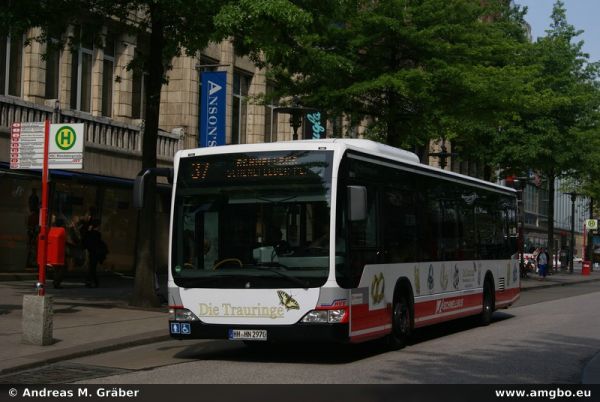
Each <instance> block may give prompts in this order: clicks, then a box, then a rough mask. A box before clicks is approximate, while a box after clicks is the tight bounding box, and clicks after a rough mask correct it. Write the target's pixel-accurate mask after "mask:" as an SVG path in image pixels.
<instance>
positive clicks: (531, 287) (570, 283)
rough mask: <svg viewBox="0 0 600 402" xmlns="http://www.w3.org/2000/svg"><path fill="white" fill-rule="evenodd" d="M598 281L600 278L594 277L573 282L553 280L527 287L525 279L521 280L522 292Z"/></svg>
mask: <svg viewBox="0 0 600 402" xmlns="http://www.w3.org/2000/svg"><path fill="white" fill-rule="evenodd" d="M598 281H600V278H593V279H591V278H590V279H581V280H574V281H571V282H553V283H546V284H544V285H537V286H527V287H523V281H521V292H525V291H527V290H532V289H545V288H552V287H556V286H568V285H577V284H581V283H587V282H598Z"/></svg>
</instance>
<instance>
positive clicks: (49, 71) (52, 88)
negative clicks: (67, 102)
mask: <svg viewBox="0 0 600 402" xmlns="http://www.w3.org/2000/svg"><path fill="white" fill-rule="evenodd" d="M59 65H60V50H59V49H58V48H57V47H56V44H55V41H52V43H51V44H49V45H48V46H47V48H46V88H45V92H44V97H45V98H46V99H58V77H59V74H58V69H59Z"/></svg>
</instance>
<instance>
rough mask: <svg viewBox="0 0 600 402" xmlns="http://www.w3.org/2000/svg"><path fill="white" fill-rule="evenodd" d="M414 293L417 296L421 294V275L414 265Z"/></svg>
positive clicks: (417, 267)
mask: <svg viewBox="0 0 600 402" xmlns="http://www.w3.org/2000/svg"><path fill="white" fill-rule="evenodd" d="M415 291H416V292H417V295H420V294H421V273H420V272H419V266H418V265H415Z"/></svg>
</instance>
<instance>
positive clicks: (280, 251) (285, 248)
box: [273, 240, 292, 255]
mask: <svg viewBox="0 0 600 402" xmlns="http://www.w3.org/2000/svg"><path fill="white" fill-rule="evenodd" d="M291 251H292V247H291V246H290V244H289V243H288V242H287V241H285V240H280V241H278V242H277V244H275V245H274V246H273V252H274V253H275V255H287V254H289V253H290V252H291Z"/></svg>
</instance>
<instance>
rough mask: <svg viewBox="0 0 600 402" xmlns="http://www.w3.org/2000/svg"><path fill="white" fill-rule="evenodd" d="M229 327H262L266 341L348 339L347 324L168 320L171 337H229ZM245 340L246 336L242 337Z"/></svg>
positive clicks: (340, 340)
mask: <svg viewBox="0 0 600 402" xmlns="http://www.w3.org/2000/svg"><path fill="white" fill-rule="evenodd" d="M232 330H250V331H257V330H258V331H263V330H264V331H266V335H267V336H266V338H267V339H266V340H267V341H269V342H294V341H297V342H348V341H349V337H348V333H349V332H348V324H347V323H345V324H294V325H281V326H279V325H277V326H260V325H236V324H227V325H223V324H206V323H203V322H201V321H189V322H186V321H169V333H170V335H171V338H174V339H232V337H231V331H232ZM246 340H249V339H246ZM257 342H258V341H257Z"/></svg>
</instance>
